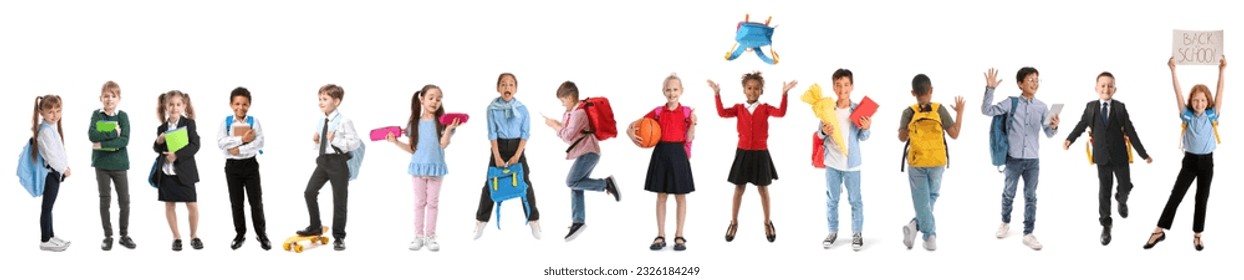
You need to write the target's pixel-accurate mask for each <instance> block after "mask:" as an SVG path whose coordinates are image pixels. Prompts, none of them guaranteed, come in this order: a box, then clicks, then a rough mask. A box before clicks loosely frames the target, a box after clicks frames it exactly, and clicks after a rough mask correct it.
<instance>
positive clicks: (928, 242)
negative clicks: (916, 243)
mask: <svg viewBox="0 0 1244 280" xmlns="http://www.w3.org/2000/svg"><path fill="white" fill-rule="evenodd" d="M924 249H925V250H929V251H936V250H937V235H934V236H929V239H925V240H924Z"/></svg>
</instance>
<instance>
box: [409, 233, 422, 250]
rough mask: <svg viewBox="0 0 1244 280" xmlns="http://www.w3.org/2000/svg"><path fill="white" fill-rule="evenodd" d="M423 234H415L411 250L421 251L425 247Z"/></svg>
mask: <svg viewBox="0 0 1244 280" xmlns="http://www.w3.org/2000/svg"><path fill="white" fill-rule="evenodd" d="M423 239H424V237H423V236H415V240H414V241H411V242H410V250H411V251H419V249H422V248H423Z"/></svg>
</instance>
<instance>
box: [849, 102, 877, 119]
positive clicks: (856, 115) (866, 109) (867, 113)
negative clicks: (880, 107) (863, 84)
mask: <svg viewBox="0 0 1244 280" xmlns="http://www.w3.org/2000/svg"><path fill="white" fill-rule="evenodd" d="M876 112H877V103H876V102H873V100H872V98H868V96H865V97H864V100H860V105H857V106H855V111H854V112H851V122H854V123H855V126H863V125H861V124H860V118H862V117H870V118H871V117H872V116H873V113H876Z"/></svg>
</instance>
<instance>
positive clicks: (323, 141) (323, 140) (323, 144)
mask: <svg viewBox="0 0 1244 280" xmlns="http://www.w3.org/2000/svg"><path fill="white" fill-rule="evenodd" d="M328 122H329V120H328V119H327V118H325V119H324V128H321V129H320V155H324V154H327V153H328V152H326V151H325V149H327V148H328Z"/></svg>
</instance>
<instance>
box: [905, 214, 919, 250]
mask: <svg viewBox="0 0 1244 280" xmlns="http://www.w3.org/2000/svg"><path fill="white" fill-rule="evenodd" d="M915 243H916V222H914V221H913V222H910V223H907V225H905V226H903V245H904V246H907V249H908V250H911V247H912V246H913V245H915Z"/></svg>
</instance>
